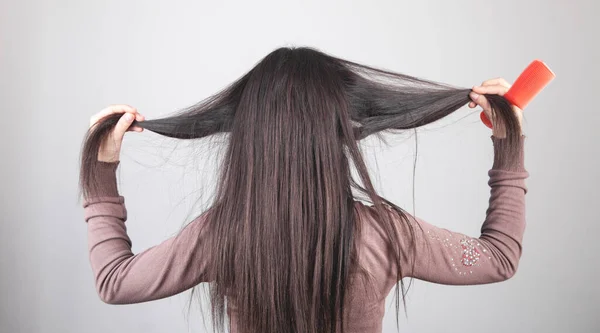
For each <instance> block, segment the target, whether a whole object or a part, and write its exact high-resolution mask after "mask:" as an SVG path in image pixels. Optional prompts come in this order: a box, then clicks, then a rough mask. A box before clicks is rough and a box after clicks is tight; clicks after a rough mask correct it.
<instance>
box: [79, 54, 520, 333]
mask: <svg viewBox="0 0 600 333" xmlns="http://www.w3.org/2000/svg"><path fill="white" fill-rule="evenodd" d="M470 91H471V90H470V89H464V88H458V87H453V86H449V85H445V84H441V83H436V82H432V81H428V80H424V79H419V78H416V77H412V76H408V75H404V74H399V73H394V72H390V71H386V70H382V69H377V68H373V67H369V66H365V65H362V64H358V63H355V62H352V61H348V60H344V59H340V58H337V57H334V56H332V55H328V54H325V53H323V52H321V51H318V50H316V49H313V48H308V47H297V48H294V47H292V48H290V47H282V48H278V49H276V50H275V51H273V52H271V53H270V54H268V55H267V56H266V57H264V58H263V59H262V60H261V61H260V62H259V63H258V64H257V65H256V66H255V67H254V68H252V69H251V70H250V71H249V72H248V73H246V74H245V75H243V76H242V77H240V78H239V79H238V80H236V81H235V82H233V83H232V84H231V85H229V86H228V87H227V88H225V89H223V90H222V91H220V92H218V93H217V94H215V95H213V96H211V97H209V98H207V99H205V100H203V101H202V102H200V103H198V104H196V105H193V106H191V107H189V108H186V109H183V110H181V111H178V112H177V113H175V114H173V115H172V116H169V117H166V118H162V119H153V120H146V121H142V122H137V121H136V122H134V123H133V125H137V126H140V127H143V128H145V129H148V130H151V131H153V132H156V133H158V134H161V135H164V136H167V137H171V138H177V139H199V138H204V137H207V136H211V135H213V134H217V133H225V134H227V135H228V136H229V137H228V141H227V149H226V152H225V155H224V159H223V161H222V165H221V167H220V178H219V182H218V187H217V191H216V192H217V193H216V196H215V198H214V203H213V204H212V205H211V207H210V209H209V210H208V211H207V212H205V213H206V214H210V216H209V218H208V219H207V225H206V227H207V228H209V229H208V230H209V231H208V232H209V233H210V234H211V238H210V239H211V245H210V246H211V249H212V252H211V253H214V254H218V255H214V256H212V265H211V268H212V271H211V274H210V275H211V277H212V282H211V283H210V287H211V292H210V296H211V297H210V299H211V304H212V312H211V314H212V318H213V324H215V325H216V327H217V328H218V329H219V331H220V332H222V331H223V328H224V319H225V305H226V303H225V301H226V300H227V304H230V302H233V301H235V304H236V308H237V309H238V319H239V323H241V324H243V325H244V327H245V328H246V331H248V332H278V333H282V332H336V331H343V329H344V327H343V324H344V321H345V319H343V315H344V313H345V311H344V305H346V304H348V303H347V302H348V301H347V300H346V298H347V293H346V291H347V290H348V286H349V284H350V283H351V279H352V277H353V276H355V274H362V275H363V276H365V277H366V278H367V279H368V277H369V274H368V272H366V271H365V269H363V268H362V267H359V266H358V260H357V258H358V251H359V249H358V247H357V246H355V244H356V242H355V239H357V237H359V235H360V233H361V224H360V221H359V220H358V219H357V217H356V212H355V211H354V210H353V208H354V207H355V206H354V202H355V195H353V193H352V189H354V190H355V191H356V194H357V195H358V196H362V199H364V200H367V201H370V202H371V204H372V205H373V207H374V212H375V213H376V216H378V218H377V223H380V224H381V226H382V227H383V228H384V230H385V231H386V232H387V235H388V238H389V246H390V248H392V249H393V253H394V256H395V258H394V259H395V261H396V262H397V267H398V272H397V276H398V279H397V281H398V283H400V285H401V289H402V301H403V304H404V308H405V310H406V302H405V297H404V296H405V293H406V291H405V287H404V282H403V281H402V279H400V277H401V276H403V274H402V270H403V269H407V268H406V267H401V266H400V260H401V259H400V246H399V244H400V239H398V238H397V236H396V235H397V234H396V231H397V230H398V229H397V228H398V227H399V226H398V225H396V223H395V222H394V221H393V220H392V219H391V215H390V214H389V213H390V211H389V209H393V210H395V211H396V212H397V214H398V215H399V216H400V217H401V218H402V220H403V222H405V223H408V220H407V219H408V217H407V215H406V214H407V213H405V211H404V210H403V209H402V208H400V207H398V206H397V205H395V204H394V203H392V202H390V201H388V200H386V199H385V198H383V197H381V196H379V195H378V194H377V193H376V191H375V189H374V187H373V184H372V182H371V179H370V177H369V174H368V170H367V167H366V165H365V161H364V160H363V156H362V151H361V148H360V145H359V144H358V143H359V141H360V140H362V139H364V138H366V137H368V136H370V135H371V134H381V133H382V132H384V131H386V132H395V131H401V130H409V129H415V128H418V127H420V126H423V125H426V124H429V123H432V122H434V121H436V120H438V119H440V118H443V117H445V116H447V115H449V114H450V113H452V112H454V111H456V110H458V109H459V108H461V107H462V106H464V105H465V104H467V103H468V102H469V101H470V98H469V96H468V94H469V92H470ZM485 97H486V98H487V99H488V101H489V102H490V105H491V106H492V108H493V109H494V112H495V115H496V117H499V118H500V119H501V120H502V121H503V122H504V124H505V128H506V133H507V137H506V141H507V144H506V145H504V146H503V149H506V152H504V153H505V154H508V155H511V154H513V155H514V154H516V153H517V152H518V149H517V143H518V138H519V135H520V125H519V122H518V119H517V117H516V116H515V114H514V112H513V111H512V109H511V106H510V104H509V103H508V101H507V100H506V99H504V98H503V97H501V96H499V95H485ZM119 116H120V115H118V114H117V115H112V116H110V117H108V118H107V119H104V120H103V121H101V123H99V124H98V125H96V126H95V127H94V128H93V129H90V130H89V131H88V133H87V135H86V138H85V142H84V146H83V148H82V157H81V158H82V164H81V177H80V185H81V186H80V189H81V193H82V194H83V195H84V196H86V197H87V196H91V195H93V194H94V193H95V191H97V190H98V189H101V188H102V186H103V184H101V183H99V182H97V181H96V179H97V177H96V176H97V175H96V161H97V154H98V148H99V146H100V143H101V142H102V140H103V139H104V138H105V137H106V136H107V135H108V134H109V133H110V131H111V130H112V129H113V128H114V126H115V124H116V122H117V120H118V118H119ZM350 160H351V161H352V162H353V164H354V166H355V168H356V172H357V174H358V176H359V180H358V181H357V180H355V179H354V178H353V176H352V174H351V166H350V163H349V161H350ZM408 225H409V226H411V224H410V223H408ZM410 230H411V237H410V239H414V231H413V230H412V226H411V228H410ZM411 245H412V246H414V241H413V242H412V244H411ZM414 262H415V261H414V258H413V267H414ZM398 283H397V284H396V315H397V312H398V310H399V297H398ZM396 319H397V317H396Z"/></svg>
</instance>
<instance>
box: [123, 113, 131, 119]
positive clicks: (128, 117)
mask: <svg viewBox="0 0 600 333" xmlns="http://www.w3.org/2000/svg"><path fill="white" fill-rule="evenodd" d="M125 119H127V120H131V119H133V115H132V114H131V113H128V114H126V115H125Z"/></svg>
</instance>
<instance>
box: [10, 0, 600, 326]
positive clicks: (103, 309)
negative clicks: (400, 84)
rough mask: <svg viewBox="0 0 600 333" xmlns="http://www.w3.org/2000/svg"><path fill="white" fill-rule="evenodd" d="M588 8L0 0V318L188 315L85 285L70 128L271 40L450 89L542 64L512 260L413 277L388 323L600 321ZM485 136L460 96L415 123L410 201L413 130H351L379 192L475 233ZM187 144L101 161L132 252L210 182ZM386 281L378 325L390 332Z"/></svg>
mask: <svg viewBox="0 0 600 333" xmlns="http://www.w3.org/2000/svg"><path fill="white" fill-rule="evenodd" d="M598 14H600V10H599V5H598V3H597V2H594V1H566V0H565V1H556V0H554V1H516V0H510V1H494V2H492V1H474V0H473V1H443V0H439V1H397V0H395V1H363V2H358V1H354V2H352V3H350V2H339V3H334V2H332V1H313V2H309V1H302V2H292V1H270V2H267V1H262V2H259V1H252V2H250V1H237V2H235V3H228V4H219V2H215V1H211V2H202V1H187V2H183V1H168V2H167V1H74V0H73V1H7V0H3V1H2V2H1V5H0V110H1V111H2V120H1V121H0V135H1V141H0V142H1V147H2V155H1V156H2V163H1V164H0V168H1V171H2V172H1V173H0V177H1V178H0V181H1V184H2V185H1V186H2V187H1V188H2V200H1V203H0V207H1V209H2V215H1V216H2V223H0V244H1V245H0V246H1V248H0V264H1V266H0V267H1V269H2V275H1V278H0V294H1V295H2V298H1V305H0V331H1V332H11V333H12V332H186V331H188V330H189V331H192V332H203V331H204V329H203V328H202V325H201V319H200V318H201V317H200V315H199V314H198V313H197V312H196V311H197V308H193V309H192V315H191V316H190V318H189V322H188V321H187V320H186V317H185V310H186V302H187V300H188V296H189V292H186V293H184V294H180V295H177V296H174V297H171V298H167V299H163V300H160V301H155V302H148V303H144V304H137V305H125V306H114V305H107V304H104V303H102V302H101V301H100V299H99V298H98V296H97V295H96V293H95V289H94V284H93V278H92V273H91V269H90V267H89V262H88V256H87V240H86V225H85V223H84V221H83V218H82V207H81V206H80V205H79V202H78V201H77V196H76V194H77V192H76V191H77V177H78V167H79V164H78V163H79V160H78V154H79V149H80V145H81V142H82V139H83V134H84V133H85V131H86V129H87V127H88V121H89V118H90V116H91V115H93V114H94V113H96V112H98V111H99V110H100V109H102V108H104V107H105V106H107V105H108V104H113V103H126V104H131V105H133V106H136V107H137V108H138V109H139V110H140V112H141V113H143V114H144V115H146V117H147V118H148V119H152V118H156V117H159V116H163V115H167V114H169V113H170V112H172V111H175V110H177V109H179V108H182V107H185V106H188V105H190V104H192V103H195V102H197V101H199V100H200V99H202V98H205V97H207V96H208V95H209V94H211V93H213V92H215V91H217V90H218V89H220V88H222V87H223V86H225V85H226V84H227V83H229V82H231V81H232V80H234V79H235V78H237V77H239V76H240V75H242V74H243V73H244V72H245V71H247V70H248V69H250V68H251V66H252V65H254V64H255V63H256V62H257V61H258V60H259V59H260V58H261V57H263V56H264V55H266V54H267V53H268V52H270V51H271V50H273V49H274V48H276V47H279V46H285V45H309V46H314V47H317V48H320V49H322V50H323V51H326V52H329V53H331V54H334V55H337V56H340V57H344V58H347V59H350V60H354V61H359V62H362V63H365V64H370V65H374V66H378V67H384V68H388V69H391V70H395V71H399V72H403V73H406V74H411V75H415V76H420V77H424V78H429V79H433V80H437V81H441V82H446V83H450V84H455V85H458V86H463V87H471V86H472V85H475V84H479V83H481V81H483V80H485V79H488V78H493V77H497V76H502V77H504V78H506V79H507V80H508V81H513V80H514V79H516V77H517V75H518V74H519V73H520V72H521V70H522V69H524V67H525V66H526V65H527V64H529V62H530V61H531V60H533V59H536V58H539V59H542V60H544V61H545V62H546V63H548V64H549V65H550V67H551V68H552V69H553V70H554V71H555V73H556V74H557V79H556V80H555V81H554V82H552V83H551V84H550V85H549V86H548V87H547V88H546V89H545V90H544V91H543V92H542V93H541V94H540V95H539V96H538V98H537V99H536V100H535V101H533V102H532V103H531V104H530V105H529V107H528V108H527V109H526V110H525V133H526V135H527V136H528V138H527V140H526V167H527V169H528V171H529V172H530V175H531V176H530V178H529V179H528V181H527V184H528V187H529V190H530V192H529V193H528V194H527V222H528V225H527V229H526V233H525V238H524V253H523V256H522V259H521V262H520V266H519V271H518V272H517V274H516V275H515V276H514V277H513V278H512V279H511V280H508V281H506V282H502V283H496V284H489V285H480V286H462V287H459V286H443V285H436V284H431V283H426V282H423V281H418V280H415V281H413V282H414V283H413V285H412V287H411V289H410V291H409V296H408V311H409V312H408V313H409V319H408V320H407V319H405V318H404V317H403V313H402V309H401V310H400V311H401V314H400V320H401V331H403V332H440V331H442V330H443V331H446V332H448V331H449V332H460V331H463V330H464V329H468V330H484V331H486V332H505V331H513V332H567V331H568V332H591V331H597V330H600V319H599V318H598V313H599V312H600V301H599V298H600V287H599V286H598V281H597V277H598V272H599V259H598V251H599V250H600V246H599V245H598V244H599V242H598V237H599V235H600V227H599V223H598V222H599V219H598V205H599V202H598V199H599V195H598V187H597V186H598V185H599V180H600V177H599V175H598V170H599V169H600V162H599V161H600V159H599V158H598V152H599V145H598V141H599V140H598V139H599V135H598V126H600V111H598V110H597V105H596V103H595V102H594V101H595V98H596V94H597V91H598V88H599V87H598V83H597V82H598V77H599V74H600V73H599V71H598V69H599V66H598V59H599V57H598V56H599V54H598V38H597V31H599V30H600V26H599V24H598V23H597V22H598V21H597V17H598ZM490 134H491V132H490V130H489V129H487V128H486V127H485V126H484V125H482V124H481V122H480V121H479V118H478V112H474V110H472V109H469V108H467V107H465V108H463V109H461V110H459V111H458V112H456V113H455V114H454V115H452V116H451V117H449V118H447V119H443V120H442V121H440V122H438V123H436V124H433V125H431V126H428V127H427V128H424V129H421V130H420V131H419V136H418V139H419V146H418V156H419V157H418V161H417V171H416V184H415V185H416V188H415V195H416V196H415V200H416V207H413V201H412V163H413V154H414V153H415V150H414V138H413V137H411V136H410V135H408V134H407V135H403V136H395V137H390V140H392V145H391V146H390V147H385V146H384V145H381V144H380V143H379V142H377V141H376V140H369V139H367V140H366V141H365V146H366V147H368V148H369V149H368V153H367V155H368V158H369V162H370V165H371V167H372V170H373V171H372V174H373V177H374V179H375V181H376V184H377V188H378V189H379V191H380V193H381V194H383V195H385V196H387V197H388V198H389V199H390V200H392V201H394V202H395V203H397V204H399V205H401V206H403V207H404V208H406V209H408V210H409V211H412V209H413V208H416V211H415V212H416V214H417V215H419V216H421V217H422V218H424V219H426V220H428V221H429V222H431V223H433V224H436V225H439V226H442V227H445V228H448V229H451V230H456V231H460V232H464V233H467V234H470V235H473V236H478V235H479V228H480V225H481V222H482V221H483V218H484V217H485V210H486V208H487V200H488V198H489V188H488V186H487V183H486V182H487V171H488V169H489V168H490V167H491V163H492V157H493V156H492V145H491V140H490V138H489V136H490ZM179 148H181V149H179ZM186 149H187V148H186V147H185V146H183V145H180V146H178V147H175V145H174V142H173V141H169V140H165V139H163V138H161V137H160V136H158V135H156V134H154V133H151V132H149V131H145V132H143V133H127V135H126V137H125V143H124V148H123V153H122V158H121V161H122V162H121V167H120V171H119V177H120V180H121V182H120V191H121V193H122V194H123V195H124V196H125V197H126V202H127V208H128V211H129V219H128V222H127V223H128V228H129V229H128V230H129V233H130V236H131V238H132V240H133V248H134V252H139V251H141V250H143V249H146V248H148V247H150V246H152V245H155V244H158V243H159V242H160V241H162V240H164V239H166V238H167V237H169V236H171V235H173V234H174V233H175V232H177V230H179V228H180V227H181V226H182V223H184V222H185V219H186V218H187V217H189V215H188V213H189V212H190V210H193V209H196V211H199V210H198V209H201V208H202V205H200V206H194V205H193V204H194V200H195V199H196V198H197V197H199V195H200V194H204V195H203V196H202V198H201V201H200V203H202V202H205V201H203V200H206V199H208V198H209V197H208V195H209V194H210V193H211V190H212V189H213V187H212V186H213V185H214V183H213V182H212V181H213V180H214V175H215V170H214V166H213V163H212V161H213V160H214V158H212V157H211V158H208V156H213V155H212V153H210V154H209V152H208V151H207V150H202V151H200V152H199V153H198V155H197V157H195V158H194V159H192V160H190V159H187V158H188V157H189V156H188V153H190V151H189V150H186ZM213 153H214V151H213ZM203 154H206V155H203ZM165 161H166V162H167V163H165ZM194 190H195V191H196V192H194ZM406 282H408V281H406ZM391 295H392V294H390V296H389V298H388V307H387V309H388V311H387V313H386V317H385V321H384V331H385V332H394V331H395V323H394V319H395V316H394V313H393V309H394V307H393V303H392V302H391V301H392V296H391ZM207 318H208V317H207Z"/></svg>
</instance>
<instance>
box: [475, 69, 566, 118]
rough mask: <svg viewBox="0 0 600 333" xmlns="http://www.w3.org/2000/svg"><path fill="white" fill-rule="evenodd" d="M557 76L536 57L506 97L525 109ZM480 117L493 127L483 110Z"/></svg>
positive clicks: (513, 103)
mask: <svg viewBox="0 0 600 333" xmlns="http://www.w3.org/2000/svg"><path fill="white" fill-rule="evenodd" d="M555 77H556V75H555V74H554V72H552V70H551V69H550V68H548V66H546V64H545V63H544V62H543V61H541V60H537V59H536V60H534V61H532V62H531V63H530V64H529V66H527V68H525V70H524V71H523V72H522V73H521V75H519V77H518V78H517V80H516V81H515V83H513V84H512V86H511V87H510V89H509V90H508V91H507V92H506V94H504V97H505V98H506V99H507V100H508V101H509V102H510V103H511V104H512V105H515V106H516V107H518V108H519V109H521V110H523V109H525V107H526V106H527V104H529V102H531V100H533V99H534V98H535V96H536V95H537V94H538V93H539V92H540V91H542V89H544V87H545V86H546V85H547V84H548V83H550V81H552V80H553V79H554V78H555ZM479 117H480V118H481V121H482V122H483V123H484V124H485V125H486V126H487V127H489V128H492V123H491V122H490V120H489V119H488V118H487V116H486V115H485V113H484V112H483V111H482V112H481V114H480V115H479Z"/></svg>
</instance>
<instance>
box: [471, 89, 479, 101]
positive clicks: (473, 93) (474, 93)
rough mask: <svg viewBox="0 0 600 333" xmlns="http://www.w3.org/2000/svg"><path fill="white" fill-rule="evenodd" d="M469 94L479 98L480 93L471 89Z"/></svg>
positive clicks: (473, 97)
mask: <svg viewBox="0 0 600 333" xmlns="http://www.w3.org/2000/svg"><path fill="white" fill-rule="evenodd" d="M469 96H471V98H472V99H477V97H479V94H478V93H476V92H474V91H471V92H470V93H469Z"/></svg>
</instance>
